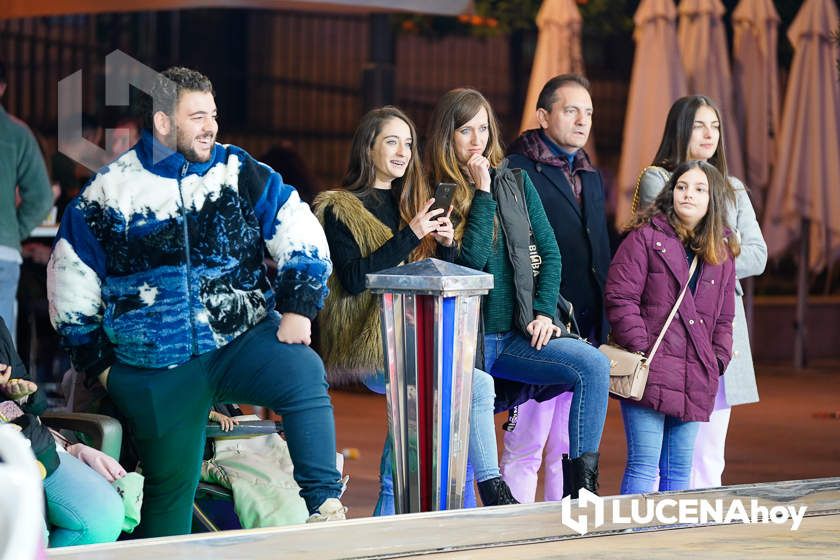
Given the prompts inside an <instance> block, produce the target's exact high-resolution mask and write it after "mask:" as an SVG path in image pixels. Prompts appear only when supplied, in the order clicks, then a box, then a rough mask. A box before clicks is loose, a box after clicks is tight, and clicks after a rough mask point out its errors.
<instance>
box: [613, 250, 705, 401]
mask: <svg viewBox="0 0 840 560" xmlns="http://www.w3.org/2000/svg"><path fill="white" fill-rule="evenodd" d="M696 269H697V256H696V255H695V257H694V259H693V260H692V261H691V267H689V269H688V282H686V283H685V286H683V289H682V292H680V297H678V298H677V302H676V303H675V304H674V307H673V309H671V314H670V315H668V319H667V320H666V321H665V324H664V325H663V326H662V330H661V331H659V336H658V337H657V338H656V342H655V343H654V344H653V348H651V349H650V354H649V355H648V356H645V355H644V354H639V353H637V352H630V351H629V350H625V349H624V348H622V347H621V346H616V345H615V344H609V343H607V344H602V345H601V346H600V347H598V350H600V351H601V352H603V353H604V355H606V356H607V358H609V359H610V393H612V394H613V395H616V396H617V397H624V398H627V399H632V400H634V401H638V400H641V398H642V395H644V394H645V385H647V378H648V366H649V365H650V362H651V360H653V356H654V355H655V354H656V351H657V349H659V344H660V343H661V342H662V339H663V338H664V337H665V331H667V330H668V327H669V326H670V325H671V321H673V320H674V316H675V315H676V314H677V309H679V308H680V304H681V303H682V300H683V297H684V296H685V291H686V290H687V289H688V284H689V283H690V282H691V277H692V276H693V275H694V271H695V270H696Z"/></svg>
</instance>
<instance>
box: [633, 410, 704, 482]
mask: <svg viewBox="0 0 840 560" xmlns="http://www.w3.org/2000/svg"><path fill="white" fill-rule="evenodd" d="M621 417H622V418H623V419H624V433H625V435H626V436H627V465H626V466H625V467H624V477H623V478H622V479H621V493H622V494H642V493H645V492H651V491H656V490H657V489H658V490H659V491H666V490H685V489H687V488H689V486H690V484H689V483H690V477H691V459H692V455H693V453H694V440H695V438H696V437H697V429H698V428H699V427H700V422H683V421H682V420H678V419H676V418H674V417H673V416H666V415H664V414H662V413H661V412H657V411H656V410H653V409H652V408H648V407H646V406H640V405H637V404H632V403H630V402H628V401H621ZM657 475H658V476H659V487H658V488H655V487H654V486H655V484H656V477H657Z"/></svg>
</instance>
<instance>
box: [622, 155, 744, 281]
mask: <svg viewBox="0 0 840 560" xmlns="http://www.w3.org/2000/svg"><path fill="white" fill-rule="evenodd" d="M691 169H700V171H702V172H703V173H704V174H705V175H706V178H707V179H708V181H709V209H708V210H707V211H706V215H705V216H703V218H702V219H701V220H700V222H699V223H698V224H697V225H696V226H695V227H694V229H693V230H689V229H688V228H687V227H685V225H683V223H682V222H681V221H680V219H679V217H678V216H677V214H676V212H675V211H674V189H675V188H676V186H677V183H678V182H679V180H680V178H681V177H682V176H683V175H684V174H685V173H686V172H687V171H689V170H691ZM731 191H732V189H730V188H729V187H728V186H727V185H726V182H725V181H724V180H723V175H721V173H720V172H719V171H718V170H717V169H716V168H715V167H714V166H713V165H711V164H709V163H706V162H705V161H699V160H689V161H686V162H683V163H681V164H680V165H678V166H677V167H676V169H674V172H673V174H672V175H671V178H670V179H669V180H668V182H667V183H666V184H665V188H663V189H662V192H660V193H659V196H657V197H656V200H654V201H653V204H651V205H650V206H649V207H648V208H647V209H646V210H644V211H643V212H642V213H641V214H637V216H636V217H635V218H634V220H633V221H632V222H631V224H630V229H638V228H640V227H642V226H644V225H646V224H649V223H650V221H651V220H652V219H653V217H654V216H655V215H657V214H662V215H663V216H665V218H666V219H667V220H668V223H669V224H671V227H673V228H674V231H676V232H677V236H678V237H679V238H680V241H682V242H683V244H685V245H687V246H688V247H690V248H691V250H692V251H694V252H695V253H696V254H697V255H698V256H699V257H701V258H702V259H703V260H704V261H706V262H707V263H709V264H720V263H722V262H724V261H725V260H726V259H727V258H728V257H729V255H728V254H727V249H729V252H731V254H732V256H733V257H737V256H738V254H739V253H740V252H741V248H740V246H739V244H738V240H737V239H736V238H735V236H734V235H732V234H731V233H730V234H729V235H727V233H729V232H728V230H727V226H726V220H725V216H726V204H727V202H728V200H729V199H730V193H731Z"/></svg>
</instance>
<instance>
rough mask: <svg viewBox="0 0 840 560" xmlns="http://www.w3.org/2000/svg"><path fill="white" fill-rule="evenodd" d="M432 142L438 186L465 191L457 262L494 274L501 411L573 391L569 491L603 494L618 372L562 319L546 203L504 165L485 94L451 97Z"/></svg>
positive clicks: (495, 370) (492, 365)
mask: <svg viewBox="0 0 840 560" xmlns="http://www.w3.org/2000/svg"><path fill="white" fill-rule="evenodd" d="M427 138H428V146H427V151H426V161H427V166H428V169H429V170H430V176H431V178H432V180H433V181H434V182H438V181H448V182H453V183H455V184H457V185H458V188H457V190H456V192H455V198H454V199H453V204H452V216H453V222H455V224H456V225H455V240H456V241H457V242H458V243H459V249H460V251H459V254H458V256H457V258H456V262H458V263H459V264H463V265H465V266H469V267H471V268H474V269H477V270H483V271H485V272H489V273H491V274H492V275H493V289H492V290H491V291H490V293H489V294H488V295H486V296H485V297H484V301H483V302H482V313H483V317H482V318H483V321H484V334H485V336H484V340H483V342H484V366H485V367H484V369H485V370H486V371H488V372H490V375H492V376H493V377H494V378H495V380H496V386H497V393H500V394H498V395H497V398H496V410H504V409H507V408H509V407H512V406H514V405H516V404H521V403H522V402H525V401H527V400H530V399H531V398H536V399H537V400H540V401H542V400H547V399H549V398H552V397H554V396H557V395H558V394H560V393H563V392H572V393H573V394H574V396H573V398H572V406H571V412H570V415H569V440H570V441H569V443H570V456H571V458H570V459H569V458H565V459H564V462H565V463H566V464H564V466H563V471H564V474H565V473H567V472H568V473H569V477H570V478H569V484H564V487H565V490H564V491H567V492H569V493H571V495H572V497H573V498H576V497H577V494H578V490H579V489H581V488H585V489H587V490H589V491H592V492H595V491H596V489H597V485H598V446H599V444H600V440H601V432H602V430H603V427H604V419H605V417H606V412H607V395H608V388H609V369H610V365H609V361H608V360H607V358H606V357H605V356H604V355H603V354H602V353H600V352H599V351H598V350H597V349H596V348H594V347H592V346H590V345H589V344H587V343H586V342H584V341H582V340H580V339H579V338H576V337H574V336H568V335H567V333H566V332H565V331H564V330H563V329H562V328H561V326H560V322H559V321H557V320H556V319H555V317H556V315H557V310H558V296H559V292H560V250H559V249H558V247H557V240H556V239H555V237H554V232H553V231H552V229H551V225H550V224H549V222H548V218H547V217H546V214H545V210H544V209H543V206H542V203H541V202H540V198H539V195H538V194H537V192H536V190H535V189H534V186H533V185H532V184H531V180H530V179H529V178H528V174H527V173H525V172H522V171H521V170H510V169H508V168H507V166H506V161H504V162H503V161H502V153H503V152H502V148H501V145H500V143H499V127H498V124H497V122H496V117H495V115H494V114H493V109H492V108H491V106H490V104H489V103H488V102H487V100H486V99H485V98H484V96H482V95H481V93H479V92H477V91H475V90H472V89H455V90H452V91H450V92H448V93H446V94H445V95H444V96H443V97H442V98H441V100H440V101H439V102H438V104H437V107H436V108H435V111H434V113H433V116H432V122H431V126H430V129H429V133H428V136H427ZM529 229H530V231H531V233H532V236H529V235H528V231H529ZM531 237H532V238H533V239H531ZM538 263H539V264H538ZM537 264H538V272H537V273H536V274H535V273H534V272H535V271H534V269H535V268H536V266H537ZM500 388H504V392H502V391H501V390H500Z"/></svg>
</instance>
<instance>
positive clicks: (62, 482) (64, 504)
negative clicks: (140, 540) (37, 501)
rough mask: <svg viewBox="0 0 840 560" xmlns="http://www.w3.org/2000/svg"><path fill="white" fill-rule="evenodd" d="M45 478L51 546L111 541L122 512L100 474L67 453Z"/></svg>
mask: <svg viewBox="0 0 840 560" xmlns="http://www.w3.org/2000/svg"><path fill="white" fill-rule="evenodd" d="M58 458H59V461H60V462H59V465H58V468H57V469H55V470H54V471H53V473H52V474H51V475H50V476H48V477H47V478H45V479H44V493H45V494H46V496H47V522H48V523H49V527H50V546H51V547H54V546H73V545H81V544H96V543H107V542H114V541H115V540H117V537H119V536H120V530H121V529H122V525H123V519H124V518H125V510H124V509H123V503H122V499H121V498H120V495H119V494H117V491H116V490H114V488H113V487H112V486H111V485H110V484H108V481H107V480H105V479H104V478H103V477H102V476H101V475H100V474H99V473H97V472H96V471H94V470H93V469H92V468H90V467H89V466H87V465H85V464H84V463H83V462H81V461H79V460H78V459H76V458H75V457H73V456H72V455H70V454H69V453H59V454H58Z"/></svg>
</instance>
